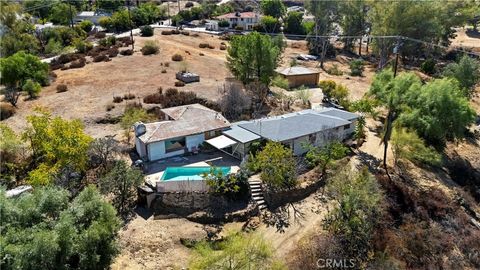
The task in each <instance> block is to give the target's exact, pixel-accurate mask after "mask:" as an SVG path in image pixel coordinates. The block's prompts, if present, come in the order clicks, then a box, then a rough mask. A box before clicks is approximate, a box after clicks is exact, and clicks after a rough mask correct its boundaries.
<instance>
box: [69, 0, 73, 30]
mask: <svg viewBox="0 0 480 270" xmlns="http://www.w3.org/2000/svg"><path fill="white" fill-rule="evenodd" d="M69 2H70V1H69ZM68 6H69V8H70V26H71V27H72V28H73V12H72V4H70V3H68Z"/></svg>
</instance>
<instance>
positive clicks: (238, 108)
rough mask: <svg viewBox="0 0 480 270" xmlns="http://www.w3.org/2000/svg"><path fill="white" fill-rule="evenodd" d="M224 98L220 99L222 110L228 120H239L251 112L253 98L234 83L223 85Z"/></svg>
mask: <svg viewBox="0 0 480 270" xmlns="http://www.w3.org/2000/svg"><path fill="white" fill-rule="evenodd" d="M222 90H223V96H222V98H221V99H220V102H219V104H220V109H221V110H222V113H223V115H224V116H225V117H226V118H227V119H231V120H237V119H240V118H241V116H242V115H243V114H245V113H246V112H248V111H249V110H250V107H251V105H252V101H251V98H250V97H249V96H247V94H246V93H245V91H244V90H242V89H241V87H240V86H239V85H237V84H234V83H225V84H224V85H223V89H222Z"/></svg>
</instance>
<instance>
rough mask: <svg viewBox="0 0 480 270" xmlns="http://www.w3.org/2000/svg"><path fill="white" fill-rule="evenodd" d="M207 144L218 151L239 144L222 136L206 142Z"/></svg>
mask: <svg viewBox="0 0 480 270" xmlns="http://www.w3.org/2000/svg"><path fill="white" fill-rule="evenodd" d="M206 142H207V143H208V144H210V145H212V146H213V147H215V148H217V149H223V148H227V147H229V146H231V145H234V144H236V143H237V142H236V141H234V140H232V139H230V138H228V137H227V136H224V135H220V136H218V137H215V138H212V139H210V140H206Z"/></svg>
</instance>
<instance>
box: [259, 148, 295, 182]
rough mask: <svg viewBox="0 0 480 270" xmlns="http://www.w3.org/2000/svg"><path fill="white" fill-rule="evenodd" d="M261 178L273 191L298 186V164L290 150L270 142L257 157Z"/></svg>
mask: <svg viewBox="0 0 480 270" xmlns="http://www.w3.org/2000/svg"><path fill="white" fill-rule="evenodd" d="M254 162H255V167H256V168H257V169H259V170H260V171H261V174H260V178H261V179H262V181H263V182H264V183H265V184H266V185H267V186H268V187H270V188H272V189H288V188H291V187H294V186H295V185H296V184H297V179H296V167H297V165H296V162H295V158H294V157H293V152H292V150H291V149H290V148H287V147H285V146H283V145H282V144H281V143H278V142H268V143H267V144H266V145H265V147H264V148H263V150H262V151H260V152H259V153H258V154H257V155H256V156H255V161H254Z"/></svg>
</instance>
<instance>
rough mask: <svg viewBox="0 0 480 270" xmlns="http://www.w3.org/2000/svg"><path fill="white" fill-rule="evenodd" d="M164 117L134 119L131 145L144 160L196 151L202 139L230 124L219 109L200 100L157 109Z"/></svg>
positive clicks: (216, 134) (206, 138)
mask: <svg viewBox="0 0 480 270" xmlns="http://www.w3.org/2000/svg"><path fill="white" fill-rule="evenodd" d="M161 111H162V112H163V113H164V114H165V121H161V122H155V123H148V124H144V123H136V124H135V126H134V128H135V148H136V150H137V153H138V154H139V155H140V157H141V158H142V159H144V160H149V161H153V160H158V159H163V158H168V157H172V156H177V155H182V154H184V153H188V152H197V151H198V148H199V146H200V145H201V144H202V143H203V142H204V141H205V140H208V139H210V138H213V137H215V136H218V135H220V134H221V132H222V131H223V130H224V129H225V128H228V127H229V126H230V123H229V122H228V120H227V119H225V117H223V116H222V115H221V114H220V113H218V112H216V111H214V110H211V109H209V108H207V107H204V106H202V105H200V104H190V105H184V106H178V107H172V108H166V109H162V110H161Z"/></svg>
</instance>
